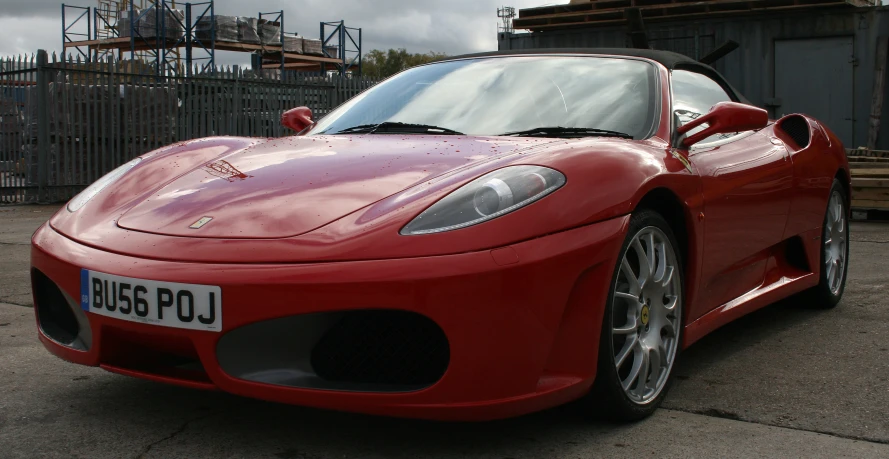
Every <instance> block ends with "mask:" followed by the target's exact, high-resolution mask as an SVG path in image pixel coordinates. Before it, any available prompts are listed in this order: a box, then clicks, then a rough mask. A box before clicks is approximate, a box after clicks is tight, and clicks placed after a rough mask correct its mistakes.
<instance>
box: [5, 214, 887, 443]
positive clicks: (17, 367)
mask: <svg viewBox="0 0 889 459" xmlns="http://www.w3.org/2000/svg"><path fill="white" fill-rule="evenodd" d="M56 209H57V208H56V207H41V206H16V207H0V459H5V458H18V457H22V458H31V457H66V458H67V457H88V458H101V457H114V458H119V457H133V458H171V457H188V458H202V457H212V458H236V457H238V458H240V457H251V458H252V457H258V458H280V459H309V458H312V459H315V458H343V457H360V458H378V457H405V458H408V457H410V458H415V457H446V458H456V457H461V458H462V457H481V458H497V459H505V458H526V457H527V458H540V457H559V458H562V457H565V458H575V457H577V458H581V457H583V458H587V457H628V456H637V457H638V456H642V455H644V456H647V457H782V458H783V457H805V458H819V457H824V458H834V457H874V458H887V457H889V339H887V337H889V308H886V307H885V306H884V303H885V301H884V296H885V292H887V291H889V290H887V284H889V224H887V223H865V222H855V223H853V225H852V244H851V250H852V254H851V263H850V268H849V282H848V285H847V289H846V294H845V297H844V299H843V301H842V303H841V304H840V305H839V306H838V307H837V308H836V309H833V310H830V311H812V310H808V309H805V308H803V307H801V306H800V305H799V304H797V303H796V302H795V301H793V300H787V301H784V302H781V303H778V304H775V305H772V306H769V307H767V308H765V309H763V310H760V311H758V312H756V313H753V314H751V315H749V316H747V317H745V318H743V319H741V320H740V321H737V322H735V323H733V324H730V325H728V326H726V327H723V328H722V329H720V330H717V331H716V332H714V333H713V334H711V335H710V336H708V337H706V338H704V339H703V340H701V341H699V342H698V343H696V344H695V345H694V346H692V347H691V348H689V349H688V350H687V351H686V352H685V353H684V355H683V360H682V361H681V362H680V363H679V366H678V367H677V369H676V371H677V378H678V379H677V381H676V385H674V387H673V388H672V390H671V392H670V394H669V397H668V399H667V401H666V403H665V405H664V407H663V408H662V409H661V410H660V411H658V413H657V414H655V415H654V416H653V417H651V418H649V419H647V420H645V421H642V422H639V423H635V424H628V425H620V424H608V423H603V422H599V421H593V420H590V418H589V417H587V416H585V415H584V413H583V412H581V411H580V410H579V409H578V408H577V407H574V406H566V407H560V408H556V409H553V410H548V411H545V412H542V413H536V414H531V415H528V416H523V417H520V418H516V419H510V420H504V421H495V422H486V423H439V422H427V421H414V420H402V419H389V418H379V417H372V416H363V415H354V414H347V413H337V412H329V411H321V410H313V409H307V408H301V407H293V406H287V405H278V404H273V403H267V402H262V401H257V400H252V399H246V398H241V397H237V396H233V395H228V394H225V393H220V392H205V391H198V390H192V389H184V388H179V387H174V386H167V385H162V384H158V383H152V382H148V381H142V380H138V379H133V378H128V377H125V376H119V375H115V374H111V373H107V372H104V371H102V370H99V369H96V368H89V367H82V366H77V365H73V364H69V363H66V362H63V361H61V360H59V359H57V358H56V357H53V356H52V355H51V354H49V353H48V352H47V351H45V350H44V349H43V346H42V345H41V344H40V343H39V342H38V340H37V338H36V328H35V327H36V326H35V320H34V314H33V309H31V307H30V305H31V298H30V286H29V281H28V240H29V238H30V235H31V233H32V232H33V231H34V230H35V229H36V228H37V226H39V225H40V223H42V222H43V221H45V220H46V219H47V218H49V216H51V215H52V213H53V212H54V211H55V210H56Z"/></svg>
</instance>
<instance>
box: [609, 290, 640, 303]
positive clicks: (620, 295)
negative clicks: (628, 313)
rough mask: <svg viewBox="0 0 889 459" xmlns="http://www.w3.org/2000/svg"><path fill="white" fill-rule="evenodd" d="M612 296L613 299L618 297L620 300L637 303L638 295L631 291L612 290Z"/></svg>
mask: <svg viewBox="0 0 889 459" xmlns="http://www.w3.org/2000/svg"><path fill="white" fill-rule="evenodd" d="M614 298H615V299H618V298H620V299H622V300H627V301H629V302H630V303H632V304H634V305H635V304H637V303H639V296H638V295H633V294H632V293H624V292H614Z"/></svg>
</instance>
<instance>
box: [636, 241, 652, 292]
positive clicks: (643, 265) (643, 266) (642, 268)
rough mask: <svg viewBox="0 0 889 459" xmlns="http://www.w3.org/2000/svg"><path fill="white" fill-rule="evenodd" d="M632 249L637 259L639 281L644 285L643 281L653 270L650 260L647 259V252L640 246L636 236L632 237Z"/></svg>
mask: <svg viewBox="0 0 889 459" xmlns="http://www.w3.org/2000/svg"><path fill="white" fill-rule="evenodd" d="M633 249H634V250H635V251H636V258H638V259H639V281H640V284H641V285H642V286H643V287H644V286H645V281H646V280H648V279H651V274H652V270H653V267H652V266H651V263H652V261H651V260H649V259H648V254H647V253H645V249H644V248H643V247H642V243H640V242H639V239H638V238H636V239H633Z"/></svg>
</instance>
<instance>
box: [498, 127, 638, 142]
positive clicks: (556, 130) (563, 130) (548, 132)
mask: <svg viewBox="0 0 889 459" xmlns="http://www.w3.org/2000/svg"><path fill="white" fill-rule="evenodd" d="M500 135H501V136H513V137H563V138H570V137H597V136H601V137H620V138H622V139H632V138H633V136H632V135H630V134H627V133H625V132H618V131H609V130H607V129H596V128H580V127H561V126H552V127H536V128H534V129H528V130H526V131H518V132H508V133H506V134H500Z"/></svg>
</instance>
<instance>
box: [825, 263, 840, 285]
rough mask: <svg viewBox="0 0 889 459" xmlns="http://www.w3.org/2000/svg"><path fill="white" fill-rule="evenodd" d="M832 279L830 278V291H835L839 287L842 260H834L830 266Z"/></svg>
mask: <svg viewBox="0 0 889 459" xmlns="http://www.w3.org/2000/svg"><path fill="white" fill-rule="evenodd" d="M830 274H831V275H830V277H828V280H829V285H830V290H831V291H834V290H835V289H836V288H837V287H838V286H839V280H840V260H833V262H832V263H831V264H830Z"/></svg>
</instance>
